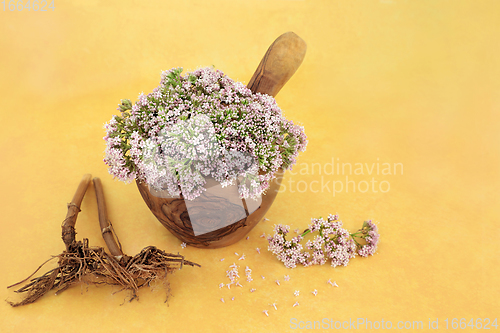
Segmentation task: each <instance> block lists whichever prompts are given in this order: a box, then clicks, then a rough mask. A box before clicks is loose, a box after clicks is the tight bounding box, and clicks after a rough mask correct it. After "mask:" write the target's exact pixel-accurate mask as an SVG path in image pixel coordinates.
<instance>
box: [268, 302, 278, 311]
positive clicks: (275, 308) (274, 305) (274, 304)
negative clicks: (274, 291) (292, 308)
mask: <svg viewBox="0 0 500 333" xmlns="http://www.w3.org/2000/svg"><path fill="white" fill-rule="evenodd" d="M269 305H272V306H273V307H274V310H276V311H278V308H277V307H276V303H273V304H269Z"/></svg>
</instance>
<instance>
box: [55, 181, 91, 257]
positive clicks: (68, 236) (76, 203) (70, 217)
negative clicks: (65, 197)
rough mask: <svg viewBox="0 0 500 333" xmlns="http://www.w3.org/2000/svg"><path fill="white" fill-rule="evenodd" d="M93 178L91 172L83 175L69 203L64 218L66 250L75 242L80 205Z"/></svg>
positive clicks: (63, 228)
mask: <svg viewBox="0 0 500 333" xmlns="http://www.w3.org/2000/svg"><path fill="white" fill-rule="evenodd" d="M91 178H92V175H91V174H86V175H84V176H83V177H82V180H81V181H80V185H78V189H77V190H76V192H75V195H74V196H73V200H71V202H70V203H69V204H68V213H67V214H66V218H65V219H64V221H63V225H62V239H63V242H64V244H65V245H66V251H70V250H71V248H72V246H73V245H74V243H75V235H76V231H75V224H76V218H77V216H78V213H79V212H80V211H81V210H80V205H81V204H82V200H83V196H84V195H85V192H86V191H87V187H88V186H89V183H90V179H91Z"/></svg>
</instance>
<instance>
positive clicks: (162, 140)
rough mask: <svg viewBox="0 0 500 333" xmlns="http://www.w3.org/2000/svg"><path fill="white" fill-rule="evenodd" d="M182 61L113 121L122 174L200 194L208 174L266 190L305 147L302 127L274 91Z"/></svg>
mask: <svg viewBox="0 0 500 333" xmlns="http://www.w3.org/2000/svg"><path fill="white" fill-rule="evenodd" d="M181 72H182V68H175V69H171V70H168V71H165V72H163V73H162V76H161V81H160V84H159V86H158V87H157V88H155V89H154V90H153V92H151V93H150V94H147V95H144V94H141V95H140V96H139V100H138V101H137V102H136V103H135V104H133V105H132V103H131V101H130V100H122V104H121V105H120V107H119V110H120V111H121V116H116V115H115V116H113V118H112V119H111V121H110V122H109V123H107V124H106V125H105V128H106V131H107V133H106V136H105V138H104V139H105V140H106V145H107V146H106V156H105V158H104V161H105V162H106V164H107V165H108V166H109V172H110V174H112V175H113V176H114V177H115V178H117V179H119V180H121V181H124V182H129V181H131V180H133V179H137V180H139V181H144V182H147V183H148V184H149V185H150V186H152V187H153V188H154V189H155V190H157V191H168V193H169V194H170V195H172V196H178V195H179V194H181V193H182V195H183V197H184V198H185V199H188V200H192V199H194V198H196V197H198V196H199V195H200V194H201V193H202V191H204V188H203V185H205V183H206V180H205V179H206V178H207V177H211V178H213V179H215V180H216V181H218V182H219V183H221V184H222V186H227V185H233V184H234V183H235V181H236V179H238V181H239V183H238V189H239V193H240V196H241V197H243V198H248V197H253V198H255V197H258V196H259V195H261V194H262V193H264V192H265V190H266V189H267V188H268V186H269V182H270V181H271V180H272V179H273V177H275V173H276V172H278V171H279V169H280V168H282V169H287V168H290V167H291V166H293V165H294V164H295V162H296V157H297V155H298V153H299V151H304V150H305V148H306V145H307V139H306V136H305V134H304V131H303V128H302V127H301V126H297V125H295V124H294V123H293V122H292V121H289V120H287V119H285V117H284V116H283V114H282V111H281V109H280V108H279V107H278V105H277V104H276V101H275V100H274V98H273V97H271V96H268V95H265V94H260V93H256V94H254V93H252V92H251V91H250V90H249V89H248V88H247V87H246V86H245V85H243V84H242V83H240V82H235V81H233V80H231V79H230V78H228V77H227V76H226V75H224V73H223V72H221V71H220V70H213V69H211V68H201V69H198V70H195V71H193V72H191V73H187V74H186V75H185V76H182V75H181Z"/></svg>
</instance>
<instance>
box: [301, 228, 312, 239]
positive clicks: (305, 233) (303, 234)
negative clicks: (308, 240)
mask: <svg viewBox="0 0 500 333" xmlns="http://www.w3.org/2000/svg"><path fill="white" fill-rule="evenodd" d="M310 232H311V230H310V229H306V230H304V232H303V233H302V235H301V236H302V237H304V236H305V235H307V234H308V233H310Z"/></svg>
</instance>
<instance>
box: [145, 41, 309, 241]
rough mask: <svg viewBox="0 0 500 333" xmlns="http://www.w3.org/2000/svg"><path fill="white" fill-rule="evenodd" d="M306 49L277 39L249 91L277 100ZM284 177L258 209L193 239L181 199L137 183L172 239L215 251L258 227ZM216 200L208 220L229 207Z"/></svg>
mask: <svg viewBox="0 0 500 333" xmlns="http://www.w3.org/2000/svg"><path fill="white" fill-rule="evenodd" d="M306 49H307V46H306V43H305V42H304V41H303V40H302V39H301V38H300V37H299V36H297V35H296V34H295V33H293V32H287V33H284V34H283V35H281V36H280V37H278V38H277V39H276V40H275V41H274V42H273V43H272V44H271V46H270V47H269V49H268V50H267V52H266V54H265V55H264V57H263V58H262V60H261V62H260V64H259V66H258V67H257V70H256V71H255V73H254V75H253V76H252V78H251V79H250V82H249V83H248V88H250V90H252V92H253V93H257V92H259V93H263V94H268V95H271V96H273V97H274V96H276V94H277V93H278V92H279V91H280V90H281V88H282V87H283V86H284V85H285V83H286V82H287V81H288V80H289V79H290V77H292V75H293V74H294V73H295V71H296V70H297V68H299V66H300V64H301V63H302V60H303V59H304V56H305V53H306ZM283 174H284V171H283V170H281V169H280V171H279V172H277V173H276V178H274V179H273V180H272V181H271V182H270V185H269V188H268V189H267V191H266V193H265V194H264V195H262V203H261V205H260V206H259V208H257V209H256V210H255V211H254V212H253V213H251V214H250V215H247V217H246V218H243V219H241V220H239V221H238V222H235V223H233V224H231V225H228V226H225V227H222V228H220V229H217V230H215V231H211V232H208V233H205V234H201V235H198V236H195V235H194V232H193V227H192V225H191V220H190V218H189V214H188V210H187V207H186V204H185V202H184V199H183V198H182V196H181V198H160V197H157V196H154V195H152V194H151V192H150V191H149V187H148V185H147V184H145V183H143V182H139V181H136V183H137V187H138V188H139V192H140V193H141V195H142V198H143V199H144V201H145V202H146V204H147V206H148V207H149V209H150V210H151V212H153V214H154V215H155V216H156V218H157V219H158V220H159V221H160V222H161V224H163V225H164V226H165V227H166V228H167V229H168V230H169V231H170V232H171V233H172V234H173V235H174V236H176V237H177V238H179V239H180V240H181V241H183V242H185V243H186V244H188V245H191V246H195V247H199V248H207V249H215V248H219V247H224V246H228V245H231V244H234V243H236V242H237V241H239V240H240V239H242V238H243V237H245V236H246V234H248V232H250V230H252V228H253V227H255V226H256V225H257V223H259V221H260V220H261V219H262V218H263V217H264V215H265V214H266V213H267V211H268V210H269V208H270V207H271V204H272V203H273V201H274V199H275V198H276V195H277V194H278V191H279V189H280V186H281V180H282V178H283ZM219 199H220V200H218V201H214V200H213V199H212V200H207V201H206V202H205V203H204V209H206V213H207V216H209V215H210V212H215V211H216V210H218V209H222V208H221V207H224V209H225V208H226V207H228V206H227V202H225V201H227V200H226V199H224V198H219ZM229 205H230V204H229ZM212 222H213V221H210V223H212Z"/></svg>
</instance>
